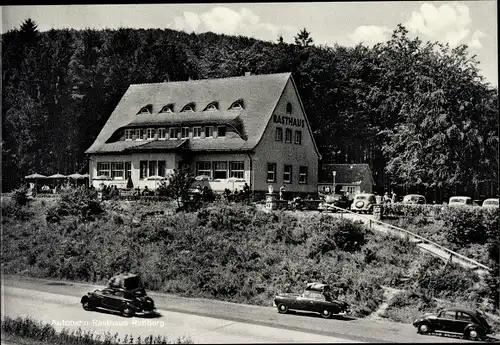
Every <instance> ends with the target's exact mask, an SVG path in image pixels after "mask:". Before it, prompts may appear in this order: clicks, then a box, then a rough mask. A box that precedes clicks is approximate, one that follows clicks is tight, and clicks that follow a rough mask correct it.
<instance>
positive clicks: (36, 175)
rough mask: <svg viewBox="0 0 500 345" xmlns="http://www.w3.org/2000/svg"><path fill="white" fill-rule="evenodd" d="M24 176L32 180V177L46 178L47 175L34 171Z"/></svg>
mask: <svg viewBox="0 0 500 345" xmlns="http://www.w3.org/2000/svg"><path fill="white" fill-rule="evenodd" d="M24 178H25V179H27V180H33V179H39V178H47V176H45V175H42V174H37V173H34V174H31V175H28V176H24Z"/></svg>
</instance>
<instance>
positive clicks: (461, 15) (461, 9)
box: [404, 2, 481, 47]
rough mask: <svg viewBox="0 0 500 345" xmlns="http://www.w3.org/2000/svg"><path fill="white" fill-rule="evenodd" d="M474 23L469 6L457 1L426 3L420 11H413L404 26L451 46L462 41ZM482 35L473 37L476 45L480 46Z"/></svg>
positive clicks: (414, 32) (415, 32)
mask: <svg viewBox="0 0 500 345" xmlns="http://www.w3.org/2000/svg"><path fill="white" fill-rule="evenodd" d="M471 23H472V20H471V17H470V13H469V7H467V5H464V4H460V3H457V2H450V3H446V4H442V5H441V6H439V7H437V6H435V5H434V4H429V3H424V4H422V5H421V6H420V10H419V11H417V12H416V11H413V12H412V14H411V17H410V19H409V20H408V21H407V22H406V23H405V24H404V26H405V27H406V28H407V29H408V30H409V32H411V33H413V34H423V35H425V36H428V38H431V39H436V40H444V41H445V42H447V43H449V44H450V45H451V46H457V45H458V44H460V43H462V42H463V41H464V40H465V39H466V38H467V37H468V36H469V34H470V25H471ZM480 37H481V36H480V35H476V37H474V38H473V39H472V41H471V42H473V45H474V46H475V47H480V46H481V42H480V41H479V38H480Z"/></svg>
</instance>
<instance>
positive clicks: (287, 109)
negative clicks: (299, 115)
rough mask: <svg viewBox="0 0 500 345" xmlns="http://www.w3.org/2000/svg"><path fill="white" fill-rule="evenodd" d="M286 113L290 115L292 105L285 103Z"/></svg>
mask: <svg viewBox="0 0 500 345" xmlns="http://www.w3.org/2000/svg"><path fill="white" fill-rule="evenodd" d="M286 113H287V114H291V113H292V103H290V102H289V103H287V104H286Z"/></svg>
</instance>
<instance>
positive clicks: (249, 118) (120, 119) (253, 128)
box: [86, 73, 291, 153]
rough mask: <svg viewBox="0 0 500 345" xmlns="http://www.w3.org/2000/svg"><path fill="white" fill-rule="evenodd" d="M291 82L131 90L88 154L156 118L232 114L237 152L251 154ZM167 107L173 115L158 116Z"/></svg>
mask: <svg viewBox="0 0 500 345" xmlns="http://www.w3.org/2000/svg"><path fill="white" fill-rule="evenodd" d="M290 77H291V74H290V73H278V74H265V75H251V76H242V77H232V78H221V79H205V80H191V81H182V82H168V83H156V84H136V85H130V87H129V88H128V90H127V91H126V92H125V94H124V95H123V97H122V99H121V100H120V102H119V103H118V105H117V106H116V108H115V110H114V111H113V113H112V114H111V116H110V118H109V119H108V121H107V122H106V124H105V125H104V127H103V128H102V130H101V132H100V133H99V135H98V137H97V139H96V140H95V142H94V143H93V144H92V146H91V147H90V148H89V149H88V150H87V151H86V153H97V152H109V149H107V148H106V146H108V145H113V144H115V143H106V141H107V140H108V139H109V138H110V137H111V135H112V134H113V133H114V132H115V131H116V130H118V129H119V128H123V127H126V126H132V125H138V124H141V123H143V124H144V125H145V126H146V125H148V124H150V123H151V121H156V120H152V119H153V118H154V117H157V118H158V121H160V118H164V119H165V121H167V122H166V123H164V124H165V125H167V126H168V125H169V123H168V120H169V119H172V118H173V117H174V116H175V117H178V118H184V119H186V120H188V119H193V120H195V119H200V116H201V117H204V118H205V119H206V121H207V122H208V121H210V120H211V119H212V118H213V119H214V121H216V120H217V121H221V120H230V118H231V117H232V115H230V114H234V115H235V117H236V116H237V117H239V119H240V120H241V122H242V124H243V129H244V132H245V134H246V137H247V140H245V141H244V143H243V145H242V146H241V147H240V149H242V150H247V149H252V148H254V147H255V146H256V145H257V144H258V142H259V141H260V138H261V137H262V135H263V133H264V130H265V128H266V126H267V123H268V121H269V118H270V117H271V115H272V112H273V110H274V108H275V107H276V105H277V102H278V100H279V98H280V97H281V95H282V93H283V90H284V88H285V86H286V83H287V82H288V80H290ZM239 99H242V100H243V101H244V109H241V110H230V111H228V110H227V109H228V108H229V107H230V106H231V104H232V103H233V102H235V101H236V100H239ZM214 101H217V102H218V103H219V109H220V110H219V111H214V112H210V111H206V112H198V111H197V112H194V113H191V112H182V113H179V111H180V110H181V109H182V108H183V107H184V106H185V105H186V104H189V103H191V102H195V103H196V109H197V110H200V109H204V108H205V107H206V106H207V105H208V104H209V103H211V102H214ZM170 103H174V113H173V114H170V113H167V114H158V112H159V111H160V110H161V108H162V107H163V106H165V105H167V104H170ZM146 105H152V114H151V115H149V114H139V115H137V112H138V111H139V110H140V109H141V108H143V107H144V106H146ZM233 119H234V118H233ZM181 121H182V120H181ZM158 124H159V123H158ZM197 145H203V144H201V143H200V144H197Z"/></svg>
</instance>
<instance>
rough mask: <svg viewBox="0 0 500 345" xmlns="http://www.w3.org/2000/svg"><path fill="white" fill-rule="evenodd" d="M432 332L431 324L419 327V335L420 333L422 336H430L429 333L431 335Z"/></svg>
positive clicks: (422, 324) (423, 324)
mask: <svg viewBox="0 0 500 345" xmlns="http://www.w3.org/2000/svg"><path fill="white" fill-rule="evenodd" d="M431 332H432V329H431V327H430V326H429V324H427V323H421V324H420V325H419V326H418V333H420V334H428V333H431Z"/></svg>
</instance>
